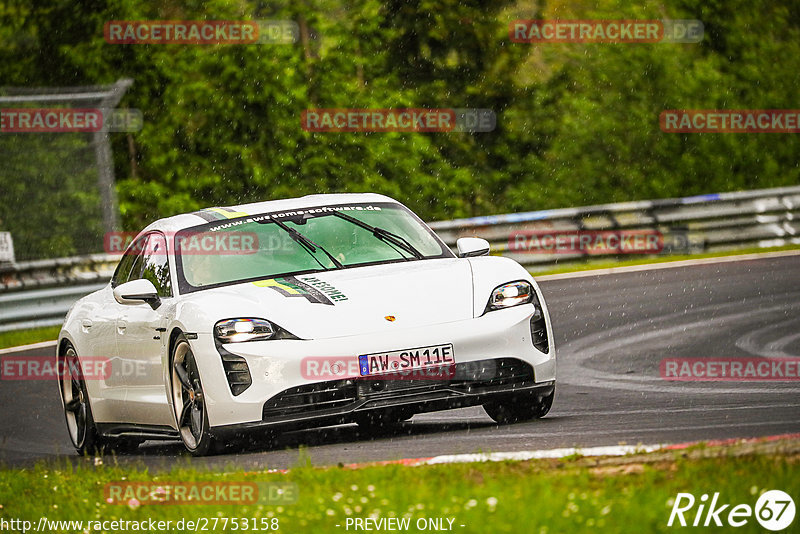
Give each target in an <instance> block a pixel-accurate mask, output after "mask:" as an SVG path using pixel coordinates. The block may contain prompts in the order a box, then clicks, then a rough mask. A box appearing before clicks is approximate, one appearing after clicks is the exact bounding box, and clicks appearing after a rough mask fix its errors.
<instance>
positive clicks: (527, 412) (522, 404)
mask: <svg viewBox="0 0 800 534" xmlns="http://www.w3.org/2000/svg"><path fill="white" fill-rule="evenodd" d="M555 396H556V388H555V387H553V391H552V392H551V393H550V394H549V395H531V396H525V397H512V398H510V399H506V400H504V401H494V402H487V403H486V404H484V405H483V409H484V410H485V411H486V413H487V415H488V416H489V417H491V418H492V419H494V420H495V422H496V423H498V424H501V425H508V424H511V423H519V422H521V421H530V420H532V419H540V418H542V417H544V416H545V415H547V412H549V411H550V408H551V407H552V406H553V399H554V398H555Z"/></svg>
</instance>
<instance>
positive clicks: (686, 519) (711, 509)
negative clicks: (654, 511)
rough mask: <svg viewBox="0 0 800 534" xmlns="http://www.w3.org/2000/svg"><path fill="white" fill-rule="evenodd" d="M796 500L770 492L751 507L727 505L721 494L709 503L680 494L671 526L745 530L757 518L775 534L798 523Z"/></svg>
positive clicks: (704, 498) (687, 494)
mask: <svg viewBox="0 0 800 534" xmlns="http://www.w3.org/2000/svg"><path fill="white" fill-rule="evenodd" d="M795 512H796V510H795V505H794V500H793V499H792V498H791V497H790V496H789V494H788V493H786V492H784V491H781V490H769V491H765V492H764V493H762V494H761V495H760V496H759V498H758V500H757V501H756V504H755V507H751V506H750V505H749V504H736V505H732V504H730V503H725V502H723V501H722V499H720V494H719V492H717V493H714V494H713V495H712V496H711V498H710V499H709V495H708V494H705V493H704V494H703V495H701V496H700V499H696V498H695V496H694V495H692V494H691V493H678V495H677V497H675V499H674V502H673V503H672V511H671V512H670V514H669V521H668V522H667V526H669V527H671V526H673V525H674V526H682V527H685V526H692V527H722V526H730V527H734V528H737V527H742V526H744V525H746V524H747V523H749V522H750V521H751V520H752V518H753V517H755V519H756V521H758V523H759V525H761V526H762V527H763V528H765V529H767V530H771V531H773V532H777V531H781V530H785V529H786V528H787V527H789V525H791V524H792V522H793V521H794V516H795Z"/></svg>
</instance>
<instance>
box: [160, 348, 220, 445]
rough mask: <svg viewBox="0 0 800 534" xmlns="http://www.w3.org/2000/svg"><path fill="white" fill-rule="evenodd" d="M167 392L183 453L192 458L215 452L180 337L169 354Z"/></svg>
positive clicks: (195, 374) (190, 356)
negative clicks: (189, 454)
mask: <svg viewBox="0 0 800 534" xmlns="http://www.w3.org/2000/svg"><path fill="white" fill-rule="evenodd" d="M170 361H171V373H170V375H171V390H172V406H173V408H174V412H175V421H176V423H177V426H178V432H179V433H180V436H181V441H183V445H184V447H186V450H187V451H189V452H190V453H192V454H193V455H195V456H205V455H207V454H213V453H215V452H217V451H218V446H217V445H218V444H217V442H216V440H215V439H214V436H213V435H212V434H211V432H210V430H209V425H208V413H207V411H206V401H205V394H204V392H203V384H202V382H201V381H200V371H199V369H198V368H197V361H196V360H195V358H194V353H193V352H192V348H191V346H190V345H189V342H188V341H187V340H186V337H185V336H184V335H183V334H181V335H180V336H179V337H178V340H177V342H176V343H175V348H174V349H173V350H172V357H171V358H170Z"/></svg>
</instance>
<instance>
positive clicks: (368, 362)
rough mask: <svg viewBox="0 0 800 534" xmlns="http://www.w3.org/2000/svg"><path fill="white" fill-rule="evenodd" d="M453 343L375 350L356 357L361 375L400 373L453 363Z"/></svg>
mask: <svg viewBox="0 0 800 534" xmlns="http://www.w3.org/2000/svg"><path fill="white" fill-rule="evenodd" d="M455 361H456V360H455V356H454V355H453V345H452V344H451V343H444V344H442V345H431V346H429V347H419V348H416V349H403V350H395V351H392V352H376V353H374V354H362V355H360V356H359V357H358V367H359V371H360V372H361V376H372V375H379V374H384V373H402V372H404V371H411V370H414V369H425V368H427V367H438V366H442V365H452V364H454V363H455Z"/></svg>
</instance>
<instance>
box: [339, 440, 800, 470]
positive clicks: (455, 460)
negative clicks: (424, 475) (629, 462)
mask: <svg viewBox="0 0 800 534" xmlns="http://www.w3.org/2000/svg"><path fill="white" fill-rule="evenodd" d="M785 439H800V434H781V435H776V436H764V437H759V438H744V439H743V438H732V439H724V440H706V441H692V442H685V443H673V444H659V445H611V446H605V447H586V448H581V447H567V448H561V449H546V450H538V451H518V452H494V453H486V454H483V453H479V454H445V455H441V456H430V457H427V458H404V459H401V460H388V461H383V462H367V463H356V464H347V465H345V466H344V467H345V468H347V469H361V468H364V467H375V466H381V465H407V466H420V465H439V464H462V463H476V462H477V463H482V462H506V461H515V462H521V461H525V460H544V459H553V458H555V459H558V458H566V457H569V456H584V457H589V456H626V455H629V454H643V453H648V452H658V451H676V450H683V449H688V448H690V447H695V446H697V445H701V444H702V445H705V446H706V447H726V446H730V445H737V444H747V443H767V442H772V441H780V440H785Z"/></svg>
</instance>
